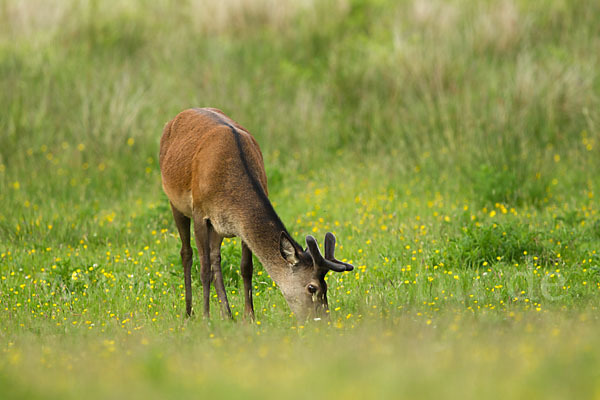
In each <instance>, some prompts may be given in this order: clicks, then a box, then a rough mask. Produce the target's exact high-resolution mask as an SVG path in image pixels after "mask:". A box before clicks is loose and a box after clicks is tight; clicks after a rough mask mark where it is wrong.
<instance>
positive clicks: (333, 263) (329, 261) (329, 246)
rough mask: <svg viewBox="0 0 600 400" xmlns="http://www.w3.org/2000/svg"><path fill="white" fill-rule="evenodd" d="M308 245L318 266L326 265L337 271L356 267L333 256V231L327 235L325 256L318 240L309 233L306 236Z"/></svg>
mask: <svg viewBox="0 0 600 400" xmlns="http://www.w3.org/2000/svg"><path fill="white" fill-rule="evenodd" d="M306 245H307V246H308V249H309V250H310V254H311V255H312V257H313V261H314V263H315V265H316V266H319V267H325V268H327V269H330V270H332V271H335V272H344V271H352V270H353V269H354V267H353V266H352V265H350V264H346V263H344V262H341V261H339V260H336V259H335V258H334V257H333V251H334V248H335V236H333V234H332V233H328V234H327V235H325V256H326V257H325V258H323V256H322V255H321V252H320V251H319V246H318V244H317V240H316V239H315V238H314V237H312V236H310V235H308V236H307V237H306Z"/></svg>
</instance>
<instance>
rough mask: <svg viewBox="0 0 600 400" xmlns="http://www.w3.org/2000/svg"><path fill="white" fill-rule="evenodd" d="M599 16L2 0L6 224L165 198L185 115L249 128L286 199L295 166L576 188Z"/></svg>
mask: <svg viewBox="0 0 600 400" xmlns="http://www.w3.org/2000/svg"><path fill="white" fill-rule="evenodd" d="M599 15H600V3H598V2H597V1H593V0H589V1H579V2H576V3H573V2H566V1H559V0H556V1H547V2H535V1H483V2H470V1H463V0H454V1H434V0H431V1H427V0H415V1H400V2H396V1H384V0H360V1H359V0H346V1H343V0H339V1H322V2H321V1H318V2H317V1H298V2H295V1H270V0H256V1H250V0H247V1H246V0H227V1H220V2H210V1H182V2H177V3H173V2H170V1H143V0H139V1H134V0H128V1H121V2H112V1H107V2H105V1H95V0H90V1H68V0H62V1H37V0H29V1H25V2H23V1H13V0H5V1H3V2H2V4H1V5H0V109H1V110H2V112H1V113H0V131H1V132H2V134H1V136H0V141H1V142H0V165H1V166H0V169H1V170H2V172H1V173H0V182H1V184H2V187H3V188H6V189H5V190H3V191H2V194H0V201H2V203H3V204H5V207H4V210H5V211H4V212H2V215H0V227H1V229H2V233H0V234H1V235H2V237H3V238H4V239H11V240H14V239H16V238H18V237H19V234H17V233H16V232H15V229H14V227H15V224H16V223H18V222H19V219H20V220H21V222H22V223H21V225H22V226H21V229H22V230H21V233H23V232H26V231H27V232H28V233H29V234H31V233H32V231H35V230H36V229H35V227H29V228H28V227H27V225H28V224H27V221H31V220H35V219H36V218H37V217H38V215H36V213H35V212H34V211H33V208H30V209H28V210H27V209H24V207H23V199H25V198H30V197H31V196H32V195H33V194H36V193H43V201H42V202H43V203H44V206H43V207H46V209H47V210H54V213H53V214H54V216H55V217H56V215H57V214H60V213H59V211H60V210H63V209H65V208H66V209H69V210H70V212H71V213H75V214H77V216H76V217H74V218H73V221H75V220H77V221H79V222H78V223H82V224H84V225H85V224H86V222H85V221H86V217H89V216H90V215H93V214H94V213H95V212H97V211H98V210H99V209H100V208H110V207H103V206H101V205H104V206H106V205H108V204H121V203H122V202H123V201H131V199H130V198H131V197H132V196H134V197H143V198H144V200H147V199H151V200H156V199H158V198H159V196H161V194H160V186H159V175H158V173H157V169H158V168H157V149H158V140H159V137H160V134H161V129H162V127H163V125H164V124H165V123H166V122H167V121H168V120H169V119H171V118H172V117H173V116H174V115H175V114H176V113H177V112H179V111H181V110H182V109H185V108H188V107H192V106H214V107H218V108H221V109H222V110H224V111H225V112H226V113H227V114H229V115H230V116H231V117H232V118H234V119H235V120H237V121H239V122H240V123H241V124H242V125H244V126H245V127H246V128H247V129H248V130H249V131H250V132H252V133H253V134H254V135H255V136H256V138H257V139H258V141H259V143H260V144H261V147H262V149H263V152H264V153H265V162H266V164H267V169H268V175H269V177H270V182H271V192H272V193H273V195H274V197H275V198H277V197H278V194H277V193H278V192H279V191H281V190H282V189H283V187H288V188H290V189H291V190H292V191H294V190H296V191H301V190H302V185H297V184H295V182H297V181H298V175H299V174H300V175H305V176H306V175H308V176H310V177H311V178H312V179H316V180H317V181H324V182H326V181H327V180H330V179H337V177H338V176H346V177H348V176H350V177H364V178H365V179H367V180H369V181H375V182H376V184H377V185H379V186H382V187H392V188H393V187H399V185H401V184H402V183H403V182H407V181H409V180H411V179H415V177H416V179H419V180H421V179H422V180H423V187H425V188H427V190H431V191H433V192H435V191H438V190H439V191H445V192H453V193H455V194H456V196H458V197H461V198H467V199H469V200H474V201H476V202H478V203H479V204H480V205H482V206H485V205H489V204H494V203H496V202H504V203H507V204H511V205H523V204H527V205H538V206H539V205H543V204H545V203H548V202H551V201H553V200H552V198H553V196H556V195H557V193H560V200H561V201H562V200H565V201H570V200H572V199H573V198H585V197H586V196H587V195H588V193H591V192H592V191H593V187H594V185H595V183H594V182H595V181H596V178H597V176H598V174H597V171H598V166H599V162H600V161H599V160H600V157H597V151H598V146H599V145H600V143H598V140H599V139H598V136H599V133H598V120H599V113H600V104H599V101H600V100H599V93H600V73H599V69H598V65H599V61H600V60H599V58H600V24H597V23H594V21H596V20H597V18H598V16H599ZM331 171H337V173H333V172H331ZM419 173H420V174H419ZM558 178H560V179H558ZM553 180H554V181H553ZM15 185H18V186H19V190H20V192H21V193H22V194H23V193H25V194H24V195H22V196H14V195H12V193H11V191H10V190H8V189H9V188H11V187H12V186H15ZM34 197H35V196H34ZM42 202H40V203H42ZM38 206H39V207H42V205H41V204H38ZM113 208H114V207H113ZM45 218H49V216H46V217H45ZM62 219H63V218H62V217H61V218H58V217H57V218H55V220H62ZM64 234H65V235H67V237H60V238H57V240H59V241H64V240H68V239H69V238H68V232H66V231H65V232H64Z"/></svg>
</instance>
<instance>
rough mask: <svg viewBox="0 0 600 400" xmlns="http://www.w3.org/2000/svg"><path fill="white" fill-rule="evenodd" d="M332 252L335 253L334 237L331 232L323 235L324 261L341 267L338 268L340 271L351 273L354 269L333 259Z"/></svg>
mask: <svg viewBox="0 0 600 400" xmlns="http://www.w3.org/2000/svg"><path fill="white" fill-rule="evenodd" d="M334 251H335V236H334V234H333V233H331V232H327V234H326V235H325V259H327V260H328V261H331V262H332V263H334V264H336V265H338V266H341V268H340V267H338V269H339V270H341V271H352V270H353V269H354V266H352V265H350V264H348V263H345V262H342V261H340V260H337V259H336V258H335V257H334V255H333V254H334ZM338 269H335V270H334V271H338Z"/></svg>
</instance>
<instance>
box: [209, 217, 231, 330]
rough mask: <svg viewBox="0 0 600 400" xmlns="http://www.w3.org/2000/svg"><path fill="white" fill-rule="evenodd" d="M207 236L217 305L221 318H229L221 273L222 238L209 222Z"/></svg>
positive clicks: (229, 310) (229, 309) (229, 312)
mask: <svg viewBox="0 0 600 400" xmlns="http://www.w3.org/2000/svg"><path fill="white" fill-rule="evenodd" d="M208 236H209V243H210V263H211V267H212V272H213V277H214V281H215V289H216V291H217V296H218V297H219V303H220V304H221V317H222V318H231V308H229V301H228V300H227V292H226V291H225V283H224V282H223V272H222V270H221V242H223V237H222V236H221V235H219V234H218V233H217V232H216V231H215V230H214V229H213V228H212V226H211V225H210V222H209V225H208Z"/></svg>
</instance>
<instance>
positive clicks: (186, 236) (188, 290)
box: [171, 203, 194, 317]
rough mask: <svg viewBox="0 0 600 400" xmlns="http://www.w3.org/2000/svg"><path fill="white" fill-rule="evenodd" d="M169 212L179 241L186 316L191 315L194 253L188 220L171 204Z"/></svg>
mask: <svg viewBox="0 0 600 400" xmlns="http://www.w3.org/2000/svg"><path fill="white" fill-rule="evenodd" d="M171 211H172V212H173V219H174V220H175V225H177V230H178V231H179V238H180V239H181V252H180V254H181V265H182V266H183V279H184V282H185V312H186V314H187V316H188V317H189V316H191V315H192V262H193V257H194V252H193V250H192V246H191V245H190V219H189V218H188V217H186V216H185V215H183V214H182V213H181V212H180V211H179V210H177V209H176V208H175V206H173V204H172V203H171Z"/></svg>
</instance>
